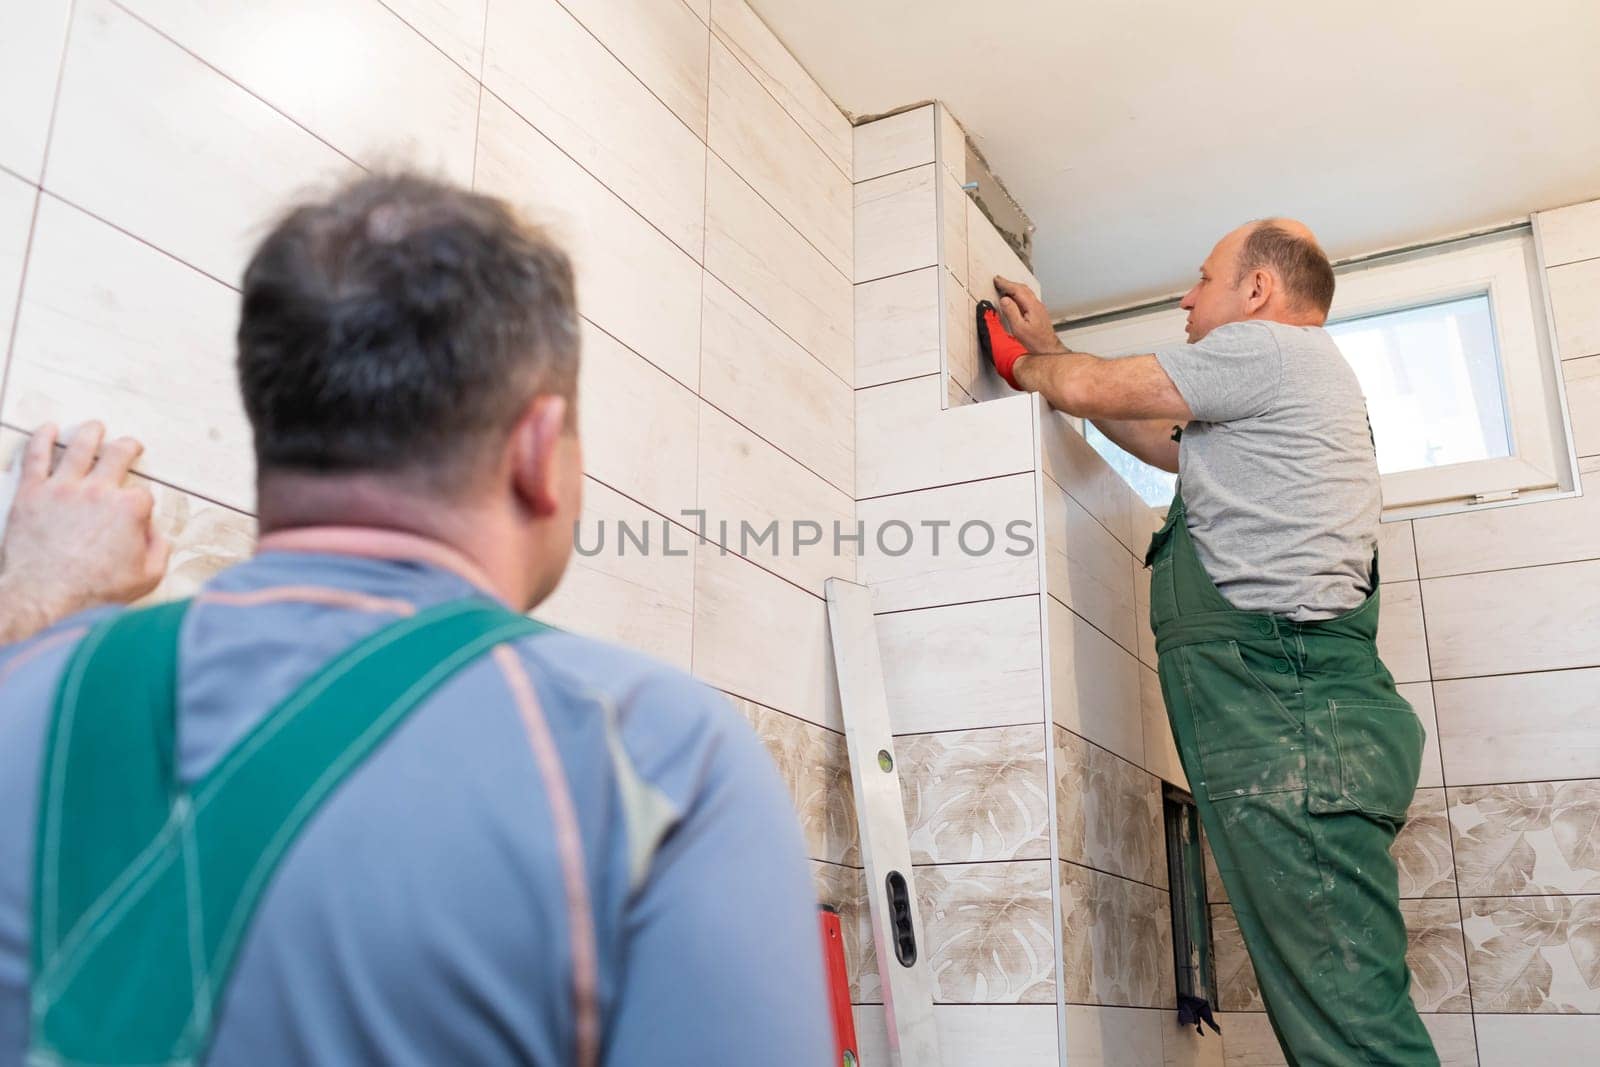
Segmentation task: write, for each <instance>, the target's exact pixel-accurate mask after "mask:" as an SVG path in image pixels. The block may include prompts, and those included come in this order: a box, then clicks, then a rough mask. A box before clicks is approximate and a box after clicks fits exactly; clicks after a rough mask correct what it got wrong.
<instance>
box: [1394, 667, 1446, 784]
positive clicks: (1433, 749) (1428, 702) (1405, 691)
mask: <svg viewBox="0 0 1600 1067" xmlns="http://www.w3.org/2000/svg"><path fill="white" fill-rule="evenodd" d="M1395 689H1396V691H1398V692H1399V694H1400V695H1401V696H1402V697H1404V698H1405V699H1406V700H1408V701H1410V702H1411V707H1412V708H1413V709H1414V710H1415V711H1416V713H1417V718H1418V719H1421V720H1422V728H1423V730H1424V731H1426V732H1427V740H1426V742H1425V743H1424V744H1423V747H1422V773H1421V774H1420V775H1418V777H1417V785H1418V786H1420V787H1426V786H1438V785H1444V769H1443V767H1442V766H1441V765H1440V760H1439V723H1438V719H1437V717H1436V715H1435V712H1434V706H1433V686H1432V685H1430V684H1429V683H1427V682H1402V683H1400V684H1399V685H1397V686H1395Z"/></svg>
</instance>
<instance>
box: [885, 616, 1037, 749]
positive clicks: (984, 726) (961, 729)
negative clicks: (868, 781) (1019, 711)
mask: <svg viewBox="0 0 1600 1067" xmlns="http://www.w3.org/2000/svg"><path fill="white" fill-rule="evenodd" d="M873 618H878V616H876V615H874V616H873ZM1045 725H1048V724H1047V723H1046V722H1045V721H1044V720H1043V719H1028V720H1025V721H1022V722H986V723H980V724H977V725H973V726H950V727H946V728H945V729H943V730H907V731H906V732H905V733H903V734H895V735H894V739H895V740H896V741H898V740H899V739H900V738H902V737H937V736H938V735H940V734H970V733H976V732H977V731H979V730H1015V729H1019V728H1021V727H1039V726H1045Z"/></svg>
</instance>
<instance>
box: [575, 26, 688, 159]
mask: <svg viewBox="0 0 1600 1067" xmlns="http://www.w3.org/2000/svg"><path fill="white" fill-rule="evenodd" d="M560 2H561V6H562V7H564V8H566V9H567V10H568V11H569V12H571V13H572V15H573V17H575V18H576V19H577V20H578V21H579V22H581V23H583V25H584V27H585V28H586V29H587V30H588V31H589V32H590V33H592V34H594V35H595V37H597V38H598V39H599V41H600V43H601V44H603V45H605V46H606V50H607V51H609V52H610V53H611V54H612V55H614V56H616V57H617V58H618V59H620V60H621V61H622V65H623V66H625V67H627V68H628V69H629V70H630V71H632V72H633V75H634V77H636V78H638V79H639V80H640V81H642V82H644V84H645V87H646V88H648V89H649V90H650V91H651V92H652V93H654V94H655V95H656V96H657V97H659V98H660V99H661V102H662V103H664V104H666V105H667V107H669V108H671V109H672V113H673V114H674V115H677V116H678V118H680V119H682V120H683V123H684V125H686V126H688V127H689V128H690V129H691V130H693V131H694V133H695V136H696V137H699V138H700V139H701V140H704V139H705V136H706V100H707V97H708V95H709V91H710V90H709V86H710V75H709V74H708V73H707V63H708V59H707V56H706V51H707V49H708V48H709V47H710V44H711V31H710V30H709V29H707V28H706V24H705V21H704V20H703V19H701V18H699V17H697V16H696V15H695V13H694V12H693V11H690V10H689V9H688V8H687V7H685V6H684V5H683V4H674V3H666V2H663V0H560Z"/></svg>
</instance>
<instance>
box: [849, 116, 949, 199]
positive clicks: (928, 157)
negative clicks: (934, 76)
mask: <svg viewBox="0 0 1600 1067" xmlns="http://www.w3.org/2000/svg"><path fill="white" fill-rule="evenodd" d="M854 132H855V175H854V177H855V180H856V181H858V182H864V181H867V180H868V179H871V178H877V177H879V176H881V175H884V174H892V173H894V172H895V171H897V170H905V169H907V168H908V167H917V166H921V165H922V164H924V163H932V162H933V155H934V149H933V105H932V104H929V105H927V106H926V107H918V108H913V109H911V110H910V111H902V112H901V113H900V114H898V115H890V116H889V117H888V118H885V119H877V120H875V121H873V122H868V123H863V124H862V125H860V126H857V127H856V128H855V131H854Z"/></svg>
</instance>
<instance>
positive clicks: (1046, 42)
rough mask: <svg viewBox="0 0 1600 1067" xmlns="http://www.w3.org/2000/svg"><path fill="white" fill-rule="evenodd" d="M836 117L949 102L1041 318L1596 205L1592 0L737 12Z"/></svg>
mask: <svg viewBox="0 0 1600 1067" xmlns="http://www.w3.org/2000/svg"><path fill="white" fill-rule="evenodd" d="M751 2H752V3H753V5H754V6H755V8H756V9H757V10H758V11H759V12H760V13H761V15H762V17H763V18H765V19H766V20H767V23H768V24H769V25H770V26H771V27H772V28H773V30H774V31H776V33H777V34H778V36H779V37H780V38H782V39H783V41H784V42H785V43H786V44H787V45H788V46H789V48H790V49H791V50H792V51H793V52H794V53H795V55H796V56H798V57H799V59H800V61H801V63H802V64H804V65H805V67H806V69H807V70H809V71H810V72H811V74H812V76H813V77H815V78H816V79H817V80H818V81H819V82H820V83H821V84H822V86H823V88H824V89H826V90H827V91H828V92H829V93H830V94H831V95H832V96H833V98H834V100H835V101H836V102H837V103H838V104H839V106H841V107H842V108H844V109H845V110H846V111H848V112H849V113H850V114H852V115H855V116H859V115H871V114H877V113H881V112H884V111H890V110H894V109H896V108H899V107H902V106H904V105H907V104H911V103H915V102H917V101H922V100H928V99H940V100H943V101H945V102H946V103H947V104H948V105H949V106H950V109H951V110H952V112H954V114H955V115H956V117H957V118H958V119H960V120H961V122H962V124H963V125H965V126H966V128H967V130H968V132H969V133H970V134H971V135H972V137H973V139H974V140H975V141H976V143H977V145H978V147H979V148H980V149H981V150H982V151H983V153H984V155H985V156H987V157H988V160H989V162H990V164H991V166H992V167H993V169H994V171H995V173H996V174H997V175H998V176H999V177H1000V179H1001V180H1002V181H1004V182H1005V183H1006V185H1007V186H1008V187H1009V188H1010V190H1011V193H1012V195H1013V196H1015V197H1016V199H1017V201H1018V202H1019V203H1020V204H1021V205H1022V207H1023V209H1024V210H1025V211H1027V212H1028V214H1029V215H1030V216H1031V217H1032V219H1033V221H1034V223H1035V225H1036V226H1037V227H1038V231H1037V233H1036V234H1035V242H1036V243H1035V252H1034V269H1035V273H1037V274H1038V276H1039V279H1040V282H1041V284H1042V285H1043V286H1044V290H1045V297H1046V300H1047V302H1048V303H1049V305H1050V307H1051V308H1052V310H1054V311H1055V312H1057V313H1058V314H1064V315H1078V314H1083V313H1087V312H1090V311H1096V310H1103V309H1106V308H1110V307H1115V306H1119V305H1124V304H1127V303H1130V302H1134V301H1138V300H1142V299H1148V298H1152V297H1157V296H1163V295H1167V294H1171V293H1174V292H1179V291H1182V290H1184V289H1187V288H1188V287H1189V285H1190V280H1191V279H1192V278H1193V276H1194V274H1195V270H1196V268H1197V267H1198V266H1199V264H1200V261H1201V260H1202V259H1204V258H1205V256H1206V254H1207V253H1208V252H1209V251H1210V249H1211V246H1212V244H1213V243H1214V242H1215V241H1216V239H1217V238H1218V237H1220V236H1221V235H1222V234H1223V233H1224V232H1226V231H1227V230H1229V229H1231V228H1232V227H1233V226H1235V225H1237V224H1239V223H1240V222H1243V221H1245V220H1247V219H1251V218H1258V217H1261V216H1264V215H1290V216H1294V217H1297V218H1300V219H1302V220H1304V221H1305V222H1306V223H1307V224H1309V225H1310V226H1311V227H1312V229H1313V230H1315V231H1316V232H1317V234H1318V236H1319V237H1320V238H1321V240H1322V243H1323V245H1324V246H1325V247H1326V248H1327V250H1328V252H1329V253H1330V254H1331V255H1332V256H1333V257H1334V258H1335V259H1340V258H1344V257H1346V256H1351V255H1358V254H1361V253H1366V252H1372V251H1377V250H1379V249H1383V248H1391V247H1395V246H1400V245H1406V244H1413V243H1417V242H1421V241H1427V240H1432V239H1435V238H1439V237H1444V236H1448V235H1451V234H1456V233H1461V232H1465V231H1470V230H1473V229H1479V228H1483V227H1486V226H1491V225H1494V224H1497V223H1501V222H1505V221H1509V220H1511V219H1514V218H1516V217H1518V216H1526V215H1527V214H1528V213H1529V212H1530V211H1533V210H1537V209H1540V208H1546V207H1555V206H1558V205H1561V204H1568V203H1572V202H1574V201H1578V200H1585V199H1592V198H1594V197H1600V62H1597V61H1596V58H1595V52H1596V48H1597V46H1600V3H1596V2H1595V0H1518V2H1517V3H1514V4H1508V3H1505V2H1504V0H1335V2H1326V0H1324V2H1320V3H1302V2H1296V0H1287V2H1283V3H1279V4H1277V5H1253V4H1246V3H1243V2H1241V0H1217V2H1213V3H1210V4H1205V3H1199V2H1196V0H1188V2H1184V3H1179V2H1178V0H1115V2H1106V0H1095V2H1090V0H1077V2H1064V0H1011V2H1009V3H1004V4H998V3H985V2H979V0H967V2H964V3H957V2H954V0H751Z"/></svg>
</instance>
